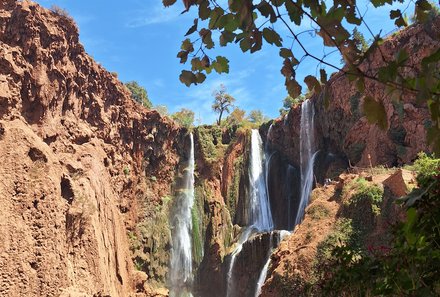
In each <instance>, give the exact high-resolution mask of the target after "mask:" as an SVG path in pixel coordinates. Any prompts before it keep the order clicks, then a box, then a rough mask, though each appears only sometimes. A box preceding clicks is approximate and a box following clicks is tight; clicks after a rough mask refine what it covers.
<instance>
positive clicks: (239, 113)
mask: <svg viewBox="0 0 440 297" xmlns="http://www.w3.org/2000/svg"><path fill="white" fill-rule="evenodd" d="M245 116H246V112H245V111H244V110H242V109H240V108H238V107H236V108H234V110H233V111H232V112H231V114H230V115H229V116H228V117H227V118H226V125H227V126H241V125H243V123H244V122H245V120H246V118H245Z"/></svg>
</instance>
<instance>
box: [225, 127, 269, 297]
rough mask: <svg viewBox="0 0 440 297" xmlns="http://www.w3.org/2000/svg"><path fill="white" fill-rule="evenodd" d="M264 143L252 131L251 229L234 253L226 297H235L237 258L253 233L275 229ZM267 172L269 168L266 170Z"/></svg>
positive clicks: (230, 265)
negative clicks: (267, 182) (266, 172)
mask: <svg viewBox="0 0 440 297" xmlns="http://www.w3.org/2000/svg"><path fill="white" fill-rule="evenodd" d="M263 156H264V152H263V141H262V140H261V137H260V133H258V130H256V129H252V134H251V151H250V162H249V206H250V213H249V222H248V224H249V227H247V228H246V229H245V231H244V232H243V233H242V235H241V236H240V239H239V242H238V245H237V247H236V248H235V250H234V251H233V252H232V256H231V262H230V264H229V270H228V273H227V276H226V277H227V279H226V282H227V284H226V285H227V288H226V290H227V291H226V296H227V297H230V296H233V290H234V283H233V281H234V280H233V275H232V274H233V272H234V264H235V259H236V257H237V256H238V255H239V254H240V252H241V249H242V247H243V243H245V242H246V241H247V240H248V239H249V237H250V236H251V235H252V233H253V232H262V231H271V230H272V229H273V220H272V213H271V210H270V203H269V197H268V195H267V192H266V191H267V187H266V178H267V177H266V175H265V170H264V169H265V168H264V164H265V163H264V162H263ZM266 170H267V168H266Z"/></svg>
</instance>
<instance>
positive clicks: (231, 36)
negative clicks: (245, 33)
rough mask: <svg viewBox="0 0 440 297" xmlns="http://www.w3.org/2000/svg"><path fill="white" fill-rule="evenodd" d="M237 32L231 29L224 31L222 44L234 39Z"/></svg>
mask: <svg viewBox="0 0 440 297" xmlns="http://www.w3.org/2000/svg"><path fill="white" fill-rule="evenodd" d="M235 36H236V34H235V33H232V32H230V31H226V30H225V31H223V32H222V34H221V35H220V46H226V45H227V44H228V43H230V42H232V41H234V38H235Z"/></svg>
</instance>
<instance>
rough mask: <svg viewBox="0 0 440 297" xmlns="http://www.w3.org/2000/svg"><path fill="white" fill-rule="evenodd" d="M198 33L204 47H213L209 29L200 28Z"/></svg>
mask: <svg viewBox="0 0 440 297" xmlns="http://www.w3.org/2000/svg"><path fill="white" fill-rule="evenodd" d="M199 35H200V37H202V42H203V43H204V44H205V46H206V48H208V49H211V48H213V47H214V42H213V41H212V32H211V30H208V29H205V28H203V29H201V30H200V32H199Z"/></svg>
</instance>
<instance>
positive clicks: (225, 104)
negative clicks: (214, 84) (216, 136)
mask: <svg viewBox="0 0 440 297" xmlns="http://www.w3.org/2000/svg"><path fill="white" fill-rule="evenodd" d="M212 95H213V96H214V103H213V104H212V109H213V110H214V112H217V113H218V114H219V115H218V120H217V125H220V124H221V122H222V115H223V113H224V112H227V113H229V109H230V108H231V107H233V106H234V102H235V98H234V97H232V96H231V95H229V94H228V93H226V87H225V86H224V85H220V88H219V89H218V90H216V91H214V93H213V94H212Z"/></svg>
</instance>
